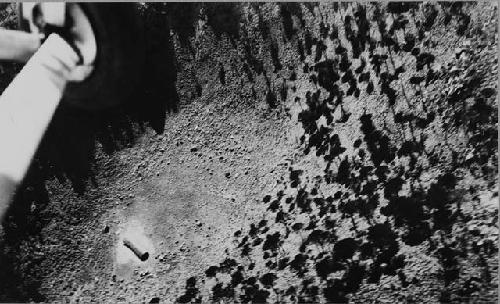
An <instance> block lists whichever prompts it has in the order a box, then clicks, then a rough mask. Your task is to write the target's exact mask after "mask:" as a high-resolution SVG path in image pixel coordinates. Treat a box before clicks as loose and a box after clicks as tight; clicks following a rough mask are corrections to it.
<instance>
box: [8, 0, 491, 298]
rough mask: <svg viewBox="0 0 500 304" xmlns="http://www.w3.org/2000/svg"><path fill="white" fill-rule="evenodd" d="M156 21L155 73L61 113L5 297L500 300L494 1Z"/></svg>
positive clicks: (18, 223) (13, 231)
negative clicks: (112, 95) (127, 93)
mask: <svg viewBox="0 0 500 304" xmlns="http://www.w3.org/2000/svg"><path fill="white" fill-rule="evenodd" d="M141 14H142V16H143V19H144V22H145V25H146V30H147V38H148V39H147V41H148V44H147V48H148V49H147V50H148V58H147V60H148V64H147V65H146V66H145V69H146V75H147V77H146V78H145V84H144V86H143V88H142V90H141V91H140V92H138V94H137V96H131V98H130V100H129V101H126V102H125V103H124V104H123V106H121V107H120V108H115V109H110V110H106V111H101V112H84V111H81V110H78V109H74V108H71V107H70V106H66V105H64V104H63V105H62V106H61V107H60V109H58V112H57V113H56V116H55V118H54V120H53V122H52V124H51V126H50V128H49V130H48V132H47V134H46V136H45V138H44V140H43V143H42V145H41V146H40V148H39V151H38V152H37V156H36V159H35V160H34V162H33V164H32V167H31V168H30V172H29V174H28V176H27V177H26V180H25V183H24V185H23V187H22V189H20V191H19V192H18V194H17V195H16V200H15V202H14V204H13V207H12V208H11V210H10V213H9V216H8V218H7V219H6V220H5V222H4V223H3V228H2V230H1V231H0V232H1V234H0V239H1V241H0V269H1V270H2V271H1V272H0V273H1V274H0V301H4V302H13V301H14V302H26V301H36V302H39V301H45V302H56V301H58V302H97V303H102V302H109V303H116V302H127V303H130V302H133V303H142V302H145V303H173V302H180V303H189V302H202V303H207V302H210V303H212V302H217V303H233V302H253V303H265V302H286V303H288V302H291V303H318V302H319V303H343V302H348V301H351V302H355V303H358V302H359V303H365V302H370V303H379V302H380V303H389V302H415V303H436V302H445V303H449V302H453V303H456V302H470V303H496V302H497V299H498V296H497V288H498V278H497V271H498V259H497V255H498V175H497V174H498V154H497V149H498V141H497V139H498V125H497V124H498V120H497V119H498V112H497V111H498V107H497V90H498V88H497V83H498V60H497V59H498V57H497V52H498V32H497V26H498V21H497V20H498V12H497V4H496V2H478V3H467V2H456V3H450V2H439V3H438V2H426V3H416V2H415V3H411V2H405V3H372V4H366V3H363V4H361V3H320V4H317V3H237V4H236V3H182V4H180V3H168V4H162V3H155V4H145V5H142V6H141ZM0 20H1V21H2V23H3V26H7V27H9V26H14V24H15V16H14V15H13V11H12V8H11V7H6V8H3V11H2V15H1V16H0ZM18 68H19V67H18V66H15V65H7V64H3V65H2V70H0V85H1V86H2V87H5V85H7V84H8V82H9V81H10V79H11V77H12V76H13V75H14V74H15V71H17V69H18ZM124 238H127V239H133V240H134V241H135V242H136V243H137V244H139V245H140V246H141V247H142V248H144V249H146V250H147V251H148V252H149V257H148V258H147V259H146V260H145V261H141V260H140V259H138V258H137V257H136V256H135V255H134V254H133V253H132V252H131V251H130V250H129V248H127V247H126V246H124V245H123V240H124Z"/></svg>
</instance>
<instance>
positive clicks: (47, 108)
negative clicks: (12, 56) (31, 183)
mask: <svg viewBox="0 0 500 304" xmlns="http://www.w3.org/2000/svg"><path fill="white" fill-rule="evenodd" d="M77 62H78V55H77V54H76V53H75V52H74V51H73V49H72V48H71V47H70V46H69V45H68V44H67V43H66V42H65V41H64V40H63V39H62V38H61V37H59V36H58V35H56V34H52V35H50V36H49V37H48V38H47V40H46V41H45V42H44V43H43V45H42V46H41V47H40V49H39V50H38V51H37V52H36V53H35V54H34V55H33V56H32V57H31V59H30V60H29V61H28V62H27V63H26V65H25V66H24V68H23V69H22V70H21V72H20V73H19V74H18V75H17V76H16V77H15V78H14V80H13V81H12V82H11V83H10V85H9V86H8V87H7V88H6V89H5V91H4V92H3V93H2V95H1V96H0V178H2V177H3V178H6V179H8V180H10V181H11V182H13V183H14V184H19V183H20V182H21V181H22V179H23V177H24V175H25V173H26V171H27V169H28V167H29V164H30V162H31V159H32V158H33V155H34V153H35V151H36V149H37V147H38V145H39V143H40V140H41V138H42V136H43V134H44V133H45V130H46V128H47V126H48V124H49V122H50V121H51V119H52V115H53V114H54V111H55V110H56V108H57V106H58V104H59V101H60V100H61V97H62V95H63V91H64V88H65V86H66V83H67V77H68V75H69V74H70V73H71V71H72V70H73V69H74V68H75V66H76V64H77ZM0 184H1V183H0ZM0 191H2V189H0ZM0 197H3V198H4V199H3V200H4V201H0V218H1V217H2V215H3V214H1V212H2V210H5V209H6V205H7V204H8V203H9V202H8V201H6V199H5V197H7V196H5V195H3V196H2V195H0Z"/></svg>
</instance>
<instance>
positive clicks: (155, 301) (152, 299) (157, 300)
mask: <svg viewBox="0 0 500 304" xmlns="http://www.w3.org/2000/svg"><path fill="white" fill-rule="evenodd" d="M149 303H160V298H158V297H154V298H151V300H149Z"/></svg>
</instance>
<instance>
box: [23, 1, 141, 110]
mask: <svg viewBox="0 0 500 304" xmlns="http://www.w3.org/2000/svg"><path fill="white" fill-rule="evenodd" d="M78 5H79V6H80V7H81V8H82V10H83V12H84V13H85V15H86V16H87V18H88V19H89V21H90V24H91V26H92V29H93V31H94V35H95V39H96V42H97V55H96V58H95V62H94V70H93V71H92V73H91V74H90V75H89V76H88V77H87V78H86V79H85V80H83V81H81V82H70V83H68V85H67V87H66V90H65V93H64V98H63V102H65V103H67V104H71V105H73V106H75V107H78V108H82V109H86V110H99V109H106V108H110V107H113V106H116V105H118V104H120V103H121V102H123V101H126V100H127V99H128V98H130V97H131V96H133V95H134V93H135V91H136V90H138V88H139V86H140V85H141V79H142V76H143V75H142V70H143V67H144V62H145V47H144V45H145V43H144V26H143V23H142V20H141V16H140V14H139V4H137V3H78ZM20 11H21V7H19V10H18V18H19V20H20V22H19V25H20V28H21V29H22V30H25V31H29V26H28V24H27V23H26V22H23V21H24V20H22V16H21V14H20V13H19V12H20Z"/></svg>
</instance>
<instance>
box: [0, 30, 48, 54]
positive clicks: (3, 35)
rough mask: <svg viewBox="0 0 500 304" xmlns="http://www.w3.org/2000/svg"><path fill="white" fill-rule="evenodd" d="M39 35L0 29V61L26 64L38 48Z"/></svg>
mask: <svg viewBox="0 0 500 304" xmlns="http://www.w3.org/2000/svg"><path fill="white" fill-rule="evenodd" d="M40 39H41V35H40V34H30V33H26V32H21V31H14V30H6V29H0V42H1V43H0V60H5V61H7V60H8V61H17V62H26V61H28V59H30V57H31V56H32V55H33V54H34V53H35V52H36V51H37V50H38V48H39V47H40Z"/></svg>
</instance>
